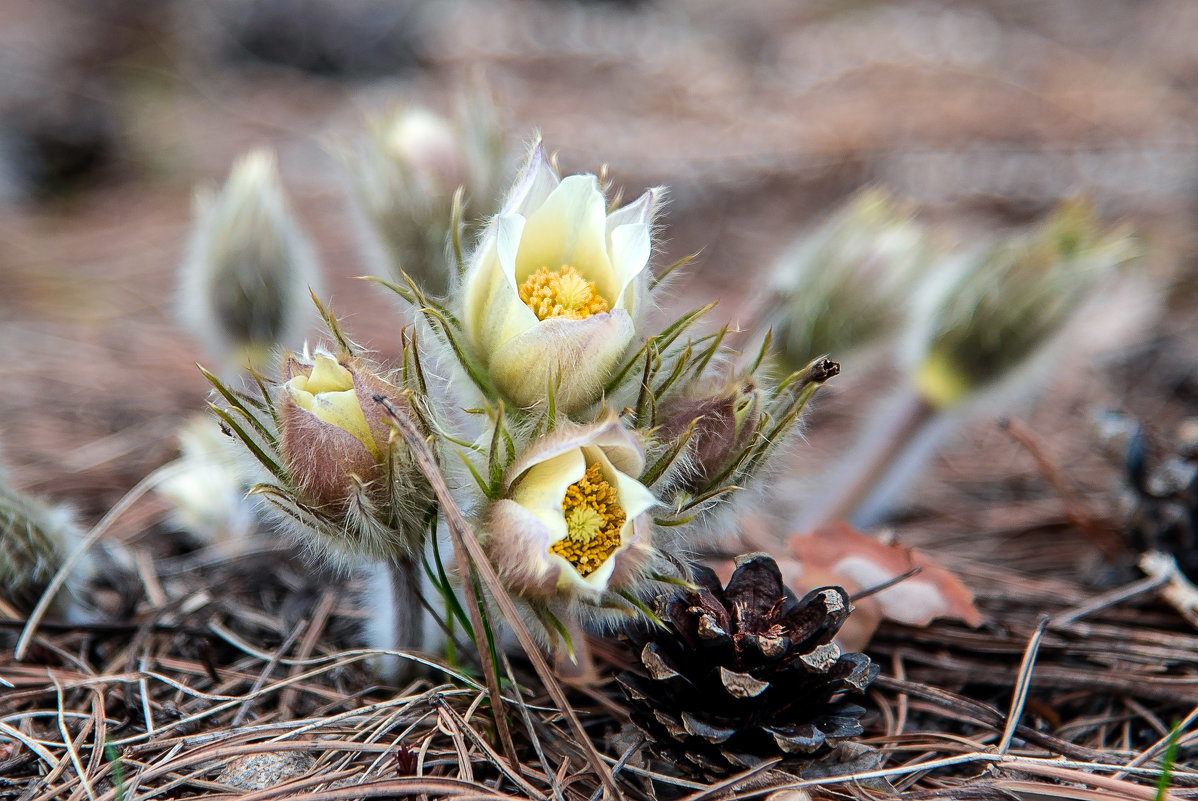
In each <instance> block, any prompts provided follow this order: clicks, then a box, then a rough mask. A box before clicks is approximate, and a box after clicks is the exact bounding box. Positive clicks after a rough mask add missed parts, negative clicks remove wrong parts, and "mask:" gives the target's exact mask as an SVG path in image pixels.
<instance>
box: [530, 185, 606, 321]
mask: <svg viewBox="0 0 1198 801" xmlns="http://www.w3.org/2000/svg"><path fill="white" fill-rule="evenodd" d="M606 205H607V201H606V200H605V199H604V197H603V193H602V192H600V191H599V186H598V182H597V180H596V178H595V176H593V175H571V176H568V177H567V178H566V179H564V180H563V181H562V182H561V184H560V185H559V186H558V187H557V188H556V189H554V190H553V192H552V193H551V194H550V195H549V197H548V198H546V200H545V202H544V203H543V204H541V206H540V207H539V208H537V209H535V210H532V211H530V212H529V213H528V224H527V225H525V227H524V232H523V235H522V236H521V238H520V252H519V254H518V256H517V259H516V270H515V279H516V283H521V282H523V281H524V280H525V279H526V278H528V276H530V275H532V274H533V273H534V272H536V271H537V270H539V269H540V268H542V267H546V268H548V269H549V270H551V271H553V270H558V269H561V267H562V265H565V264H569V265H570V266H572V267H574V268H575V269H576V270H578V272H580V273H581V274H582V275H583V276H584V277H585V278H586V279H587V280H589V281H594V282H595V288H596V289H597V290H598V291H599V294H600V295H602V296H603V297H604V298H605V299H606V300H607V302H608V303H609V304H613V303H615V299H616V298H617V297H618V296H619V294H620V286H619V281H618V279H617V277H616V274H615V272H614V271H613V270H612V265H611V259H610V258H609V257H608V254H607V209H606Z"/></svg>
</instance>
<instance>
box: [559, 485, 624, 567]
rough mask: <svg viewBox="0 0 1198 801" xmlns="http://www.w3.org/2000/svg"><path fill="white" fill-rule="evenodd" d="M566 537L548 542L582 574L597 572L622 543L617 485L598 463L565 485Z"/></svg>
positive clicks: (563, 506)
mask: <svg viewBox="0 0 1198 801" xmlns="http://www.w3.org/2000/svg"><path fill="white" fill-rule="evenodd" d="M562 514H563V515H565V518H566V538H565V539H563V540H559V541H558V542H555V543H553V545H550V546H549V552H550V553H555V554H557V555H558V556H560V557H562V558H563V559H565V560H566V561H567V562H569V563H570V564H572V565H574V567H575V569H576V570H578V574H579V575H580V576H582V577H583V578H586V577H587V576H589V575H591V574H592V573H594V572H595V571H596V570H598V569H599V567H600V566H601V565H602V564H603V563H604V562H606V561H607V558H608V557H609V556H611V555H612V554H613V553H615V552H616V549H618V548H619V547H620V529H621V528H623V527H624V520H625V516H624V510H623V509H622V508H621V507H620V505H619V504H618V503H616V488H615V487H613V486H612V485H611V484H608V483H607V481H606V480H605V479H604V478H603V473H602V472H600V470H599V465H598V464H593V465H591V466H590V467H588V468H587V472H586V475H584V476H583V477H582V480H581V481H576V482H574V483H573V484H571V485H570V486H569V487H568V488H567V489H566V497H565V498H563V499H562Z"/></svg>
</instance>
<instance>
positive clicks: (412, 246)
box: [346, 97, 507, 295]
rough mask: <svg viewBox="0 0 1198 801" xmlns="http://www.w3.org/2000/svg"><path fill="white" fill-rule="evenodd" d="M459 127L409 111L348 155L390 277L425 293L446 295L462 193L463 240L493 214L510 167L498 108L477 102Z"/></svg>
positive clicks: (389, 119)
mask: <svg viewBox="0 0 1198 801" xmlns="http://www.w3.org/2000/svg"><path fill="white" fill-rule="evenodd" d="M472 101H473V102H470V103H469V104H468V105H467V107H466V109H465V110H464V111H463V112H462V113H461V114H460V115H459V116H458V118H457V119H456V120H453V121H450V120H448V119H446V118H445V117H442V116H440V115H439V114H435V113H433V112H431V111H429V110H427V109H423V108H419V107H408V108H404V109H401V110H399V111H396V112H394V113H391V114H386V115H383V116H380V117H378V118H376V119H373V120H371V121H370V123H369V136H368V138H367V139H366V141H365V142H363V143H362V144H361V146H360V147H359V148H358V149H357V151H356V152H353V153H350V154H347V159H346V160H347V162H348V165H349V167H350V169H351V171H352V173H353V178H354V187H355V190H356V192H357V199H358V202H359V204H360V205H361V207H362V210H363V211H364V212H365V214H366V216H367V217H368V219H369V222H370V225H371V232H372V233H373V235H374V240H375V242H376V243H377V245H379V246H381V248H376V249H377V250H380V251H381V255H382V256H383V257H384V259H385V261H386V264H385V268H386V270H385V271H386V272H389V273H391V275H392V276H393V277H394V278H396V279H399V278H400V277H401V271H402V272H403V273H406V274H407V275H408V276H410V277H411V278H412V279H414V280H415V281H416V283H417V284H419V285H420V286H421V287H422V288H423V290H424V291H426V292H430V293H432V294H434V295H444V294H445V293H446V292H447V291H448V290H449V287H450V282H451V278H452V277H453V275H454V274H455V272H454V269H453V267H452V266H451V264H450V261H449V241H450V237H451V235H452V234H453V225H454V223H455V220H454V219H453V196H454V193H455V192H456V191H457V190H458V188H459V187H461V188H462V189H463V190H464V194H463V198H462V202H463V207H462V212H463V214H462V219H461V220H459V221H457V222H461V223H462V224H463V225H464V230H463V231H462V234H463V236H464V238H465V239H466V240H467V241H471V240H473V239H474V236H475V235H476V234H477V226H476V223H477V222H478V221H480V220H482V219H484V218H485V217H486V216H487V215H489V214H491V213H493V211H494V209H495V206H496V205H497V204H498V201H499V192H500V188H501V185H502V180H503V178H502V176H503V174H504V172H505V171H506V168H507V163H506V162H507V146H506V139H505V137H504V135H503V129H502V127H501V126H500V125H499V121H498V119H497V114H496V113H495V110H494V105H493V104H492V103H488V102H485V100H484V99H483V98H481V97H478V98H473V99H472Z"/></svg>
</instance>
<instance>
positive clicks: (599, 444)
mask: <svg viewBox="0 0 1198 801" xmlns="http://www.w3.org/2000/svg"><path fill="white" fill-rule="evenodd" d="M643 468H644V456H643V454H642V452H641V449H640V446H639V445H638V444H637V442H636V440H635V439H634V438H633V437H632V435H631V434H630V433H629V432H628V431H626V430H625V429H624V428H623V427H621V426H620V424H619V422H618V421H616V419H615V418H614V417H609V418H607V419H606V420H604V421H602V422H599V423H596V424H593V425H589V426H577V425H573V424H563V425H561V426H559V427H558V428H557V429H556V430H555V431H554V432H553V433H552V434H550V435H548V436H546V437H544V438H543V439H541V440H539V441H537V442H535V443H533V445H532V446H531V447H530V448H529V450H528V451H527V452H526V453H524V454H523V456H522V457H521V458H520V459H518V460H517V461H516V462H515V463H514V464H513V465H512V468H511V470H510V471H509V473H508V477H507V479H506V481H505V484H504V490H505V492H504V495H505V497H504V498H503V499H501V500H499V501H496V502H495V503H494V504H492V506H491V508H490V511H489V514H488V515H487V521H486V537H485V543H486V548H487V552H488V554H489V555H490V557H491V558H492V559H493V560H494V562H495V567H496V569H497V570H498V572H499V574H500V577H501V578H502V579H503V580H504V582H505V583H506V584H507V586H508V587H509V589H511V590H512V591H513V592H514V593H516V594H518V595H523V596H526V597H533V598H544V599H552V598H563V599H566V600H570V599H573V598H577V597H580V596H581V597H583V598H586V599H589V600H594V599H597V598H598V597H599V596H601V595H602V594H603V593H604V592H605V591H607V590H609V589H611V590H620V589H625V588H627V587H629V586H630V585H631V583H633V582H635V581H636V580H637V579H639V578H640V577H641V575H642V574H643V572H644V569H645V567H646V566H647V564H648V563H649V561H650V559H651V558H652V557H653V555H654V553H655V552H654V550H653V548H652V546H651V544H650V542H649V537H650V528H651V521H650V519H649V515H648V514H647V512H648V510H649V509H650V508H651V507H652V506H654V505H655V504H656V503H657V501H656V500H655V499H654V497H653V494H652V493H651V492H649V490H648V489H646V488H645V486H644V485H643V484H641V483H640V482H639V481H637V480H636V478H634V476H637V475H640V473H641V471H642V469H643Z"/></svg>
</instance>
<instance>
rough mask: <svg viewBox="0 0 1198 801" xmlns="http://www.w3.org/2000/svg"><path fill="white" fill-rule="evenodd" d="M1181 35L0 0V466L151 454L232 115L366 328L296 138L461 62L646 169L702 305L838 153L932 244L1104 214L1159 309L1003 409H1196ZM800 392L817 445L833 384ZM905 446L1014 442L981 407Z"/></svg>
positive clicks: (633, 185)
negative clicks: (808, 394)
mask: <svg viewBox="0 0 1198 801" xmlns="http://www.w3.org/2000/svg"><path fill="white" fill-rule="evenodd" d="M1196 41H1198V3H1194V2H1193V1H1192V0H993V2H981V1H980V2H934V1H933V0H919V1H913V2H864V1H860V2H833V1H832V0H825V1H823V2H819V1H816V0H748V1H746V2H736V3H729V2H714V1H713V0H693V1H692V2H670V1H669V0H642V1H641V2H637V1H636V0H626V2H599V1H598V0H594V1H593V2H568V1H567V0H445V1H444V2H435V3H434V2H429V3H411V2H409V3H405V2H401V1H400V0H206V1H205V2H182V1H177V2H166V0H0V342H2V343H3V347H2V348H0V386H2V387H3V391H0V446H2V447H3V450H4V454H5V458H6V460H7V462H8V463H9V464H10V466H11V467H12V468H13V469H14V470H16V471H18V472H19V474H20V482H19V483H21V484H23V485H24V486H26V487H28V488H30V489H34V490H36V491H39V492H44V493H50V494H53V495H56V496H58V497H66V498H70V499H71V500H73V501H74V502H75V503H76V504H77V505H78V506H80V507H81V508H82V509H83V510H84V511H85V512H86V513H87V514H88V515H96V514H98V513H100V512H102V511H103V510H105V509H107V508H108V507H109V506H110V505H111V504H112V503H113V502H114V501H115V499H116V498H118V497H119V496H120V495H121V494H122V493H123V492H124V491H125V490H127V489H128V488H129V487H130V486H131V485H132V484H133V483H135V482H136V481H137V479H138V478H140V477H141V476H142V475H144V474H145V473H146V472H148V470H150V469H152V468H153V467H154V466H156V465H158V464H161V463H162V462H164V461H166V460H167V459H169V458H171V456H172V455H173V453H174V450H175V447H176V445H175V441H174V430H175V428H176V427H177V425H178V424H179V422H180V420H181V419H182V417H183V415H184V414H185V413H187V412H190V411H193V410H196V409H199V408H201V407H202V400H203V397H204V392H205V384H204V382H203V380H202V378H201V377H200V376H199V374H198V372H197V371H196V370H195V368H194V364H193V363H194V362H195V361H196V360H197V359H199V358H200V354H199V352H198V350H197V349H196V347H195V345H194V344H193V343H192V342H191V340H190V339H189V338H188V337H187V336H186V335H185V334H183V333H182V332H181V331H180V330H179V329H178V328H177V326H176V324H175V323H174V321H173V307H172V304H173V298H172V293H173V287H174V282H175V269H176V265H177V262H178V260H179V258H180V254H181V252H182V248H183V242H184V240H185V237H186V235H187V230H188V224H189V219H190V208H189V206H190V201H191V196H192V191H193V187H194V185H196V184H197V183H199V182H205V181H207V182H218V181H221V180H223V178H224V176H225V175H226V174H227V171H228V168H229V165H230V164H231V162H232V160H233V159H234V158H235V157H236V156H237V155H238V154H240V153H242V152H243V151H245V150H246V149H248V148H250V147H252V146H254V145H257V144H263V143H266V144H271V145H273V146H275V147H276V148H277V149H278V150H279V154H280V162H281V167H282V172H283V177H284V180H285V182H286V184H287V186H288V189H289V191H290V192H291V193H292V196H293V199H294V200H295V203H296V207H297V210H298V212H299V214H300V216H301V217H302V220H303V222H304V223H305V225H306V226H307V227H308V228H309V230H310V231H311V232H312V234H313V235H314V238H315V239H316V241H317V244H318V247H319V250H320V255H321V258H322V261H323V264H324V267H325V270H326V272H327V282H326V286H327V287H328V289H329V291H330V294H331V296H332V299H333V302H334V303H335V305H336V307H337V308H338V309H339V310H340V311H341V313H342V314H343V315H345V316H346V317H347V325H348V327H349V328H350V330H351V331H352V332H353V333H354V334H356V335H357V337H358V338H359V339H362V340H364V341H365V343H366V344H368V345H370V346H372V347H374V348H376V349H378V350H379V351H381V352H383V353H384V354H385V353H387V352H388V351H389V350H391V349H392V348H393V343H394V340H395V337H396V336H397V331H398V325H399V324H398V322H397V321H396V318H395V317H394V315H393V314H392V313H391V309H392V308H393V307H392V305H391V302H390V301H389V300H388V299H387V298H385V297H382V296H381V295H380V293H378V292H376V291H374V289H373V288H372V287H370V286H367V285H365V284H364V283H362V282H358V281H355V280H353V278H354V276H357V275H360V274H362V273H363V272H365V271H366V268H365V267H364V265H363V262H362V260H361V257H360V255H359V249H358V245H357V240H356V233H355V230H356V229H355V223H354V222H353V220H352V218H351V210H350V206H349V204H348V202H347V194H346V187H347V180H346V177H345V174H344V172H343V170H342V168H341V166H340V165H339V164H338V162H337V161H336V159H335V158H334V157H332V156H331V155H330V153H329V146H330V144H332V143H336V142H339V141H348V140H351V139H352V138H353V137H354V136H357V135H359V133H360V130H361V125H362V117H363V114H364V113H366V112H369V111H373V110H378V109H381V108H385V107H387V106H389V105H394V104H397V103H400V104H402V103H408V102H412V103H420V104H424V105H427V106H429V107H431V108H433V109H435V110H439V111H445V112H448V111H450V110H451V109H452V106H453V102H454V97H455V96H456V94H457V93H458V92H460V91H461V90H462V89H463V88H464V87H466V86H469V85H470V84H471V82H472V81H476V80H479V76H480V75H481V76H482V77H483V79H485V81H486V82H487V83H489V85H490V86H491V87H492V88H493V89H494V91H495V93H496V95H497V97H498V98H499V100H500V103H501V107H502V113H503V116H504V119H505V123H506V125H507V128H508V130H509V132H510V133H511V135H512V136H513V137H514V138H515V139H517V140H521V139H528V138H530V137H531V135H532V134H533V132H534V131H536V130H540V131H541V132H542V134H543V136H544V138H545V141H546V143H547V145H548V146H549V147H550V148H551V149H557V150H559V151H560V154H561V162H562V165H563V167H564V168H565V169H566V170H567V171H577V170H595V169H597V168H598V167H599V166H600V164H602V163H607V164H609V165H610V167H611V170H612V175H613V178H614V179H615V181H616V183H617V184H621V185H623V186H625V187H626V188H627V189H628V192H629V194H631V195H635V194H637V193H639V191H640V190H641V189H642V188H643V187H645V186H646V185H652V184H659V183H664V184H668V185H669V186H670V188H671V195H670V197H671V203H670V205H669V207H668V210H667V213H666V215H665V219H664V224H665V229H664V231H663V241H664V243H665V245H664V252H662V253H661V254H660V255H659V256H658V257H657V260H656V263H657V264H658V265H663V264H666V263H668V262H669V261H672V260H673V259H674V258H676V257H678V256H681V255H683V254H685V253H688V252H691V251H694V250H698V249H700V248H701V249H703V255H702V257H701V258H700V260H699V261H698V263H697V265H696V266H695V267H694V268H693V270H692V272H691V275H690V277H689V278H688V279H687V280H686V281H684V282H680V283H678V284H676V285H675V292H676V295H677V296H678V302H679V304H685V305H687V306H690V305H696V304H698V303H702V302H706V301H707V300H708V299H710V298H711V296H713V295H714V296H717V297H719V298H720V300H721V311H720V312H718V313H717V315H716V316H717V317H718V318H719V319H721V320H723V319H736V318H737V316H738V315H739V314H741V313H743V312H744V311H745V310H746V309H747V308H748V305H747V298H748V297H749V296H751V294H752V277H753V276H756V275H758V274H759V273H760V272H761V271H762V270H764V269H766V268H768V266H769V262H770V259H771V258H772V256H773V254H774V253H776V251H777V250H778V248H779V247H780V246H782V245H784V244H786V243H787V242H788V241H789V240H790V239H791V238H792V237H793V236H794V235H795V234H796V233H798V232H799V231H800V230H801V229H802V227H803V226H804V225H805V224H807V223H809V222H811V221H813V220H815V219H817V218H818V217H819V216H820V215H821V214H822V213H823V212H825V211H827V210H830V209H831V208H832V207H833V206H834V205H835V204H837V203H838V202H839V201H840V200H841V199H843V198H844V197H845V196H847V195H848V194H849V193H851V192H852V191H853V190H854V189H856V188H858V187H860V186H861V185H863V184H866V183H871V182H877V183H881V184H883V185H885V186H887V187H889V188H890V189H891V190H893V191H894V192H895V193H897V194H899V195H902V196H907V197H909V198H911V199H912V200H914V201H915V202H916V203H917V204H918V206H919V208H920V213H921V216H922V217H923V218H924V219H925V220H928V221H930V222H931V223H933V224H934V225H937V226H939V228H940V229H941V230H942V232H943V236H944V237H945V238H946V239H947V240H949V241H962V240H968V238H969V237H971V236H973V235H974V234H976V233H979V232H985V231H992V230H997V229H1000V228H1002V227H1006V226H1010V225H1014V224H1018V223H1022V222H1026V221H1028V220H1031V219H1034V218H1035V217H1037V216H1038V215H1040V214H1042V213H1044V212H1045V211H1047V210H1048V209H1050V208H1051V207H1052V205H1053V204H1054V203H1055V201H1057V200H1058V199H1060V198H1062V197H1067V196H1071V195H1074V194H1077V193H1089V194H1091V195H1092V196H1093V197H1094V198H1095V200H1096V202H1097V205H1098V208H1099V210H1100V212H1101V213H1102V214H1103V215H1104V216H1105V217H1107V218H1109V219H1111V220H1115V219H1120V218H1129V219H1132V220H1134V221H1135V222H1136V224H1137V226H1138V227H1139V229H1140V231H1141V232H1142V236H1143V238H1144V242H1145V246H1146V253H1147V254H1148V256H1147V258H1146V260H1145V262H1144V267H1143V269H1145V270H1147V271H1151V272H1154V273H1157V274H1159V275H1160V276H1161V277H1162V280H1163V281H1167V282H1169V283H1170V284H1171V286H1172V287H1173V288H1172V289H1171V290H1170V300H1169V305H1168V311H1167V313H1166V314H1165V315H1163V316H1162V319H1161V321H1160V324H1159V326H1158V328H1157V329H1156V330H1153V331H1149V332H1146V334H1145V338H1144V340H1143V343H1141V344H1136V343H1129V349H1128V350H1127V352H1126V353H1123V354H1121V355H1120V356H1119V357H1118V358H1116V359H1115V360H1114V361H1113V362H1111V363H1108V364H1107V365H1106V366H1105V367H1104V370H1105V372H1102V373H1098V374H1095V375H1092V376H1091V378H1095V377H1096V378H1097V380H1094V381H1090V380H1088V379H1087V380H1086V381H1081V382H1080V383H1079V382H1078V381H1077V380H1076V378H1075V382H1074V384H1073V385H1070V386H1066V387H1065V388H1063V389H1059V390H1058V392H1057V393H1056V394H1055V395H1053V396H1052V397H1053V398H1055V400H1054V401H1053V402H1052V403H1049V404H1048V405H1047V406H1043V405H1042V406H1043V408H1038V409H1037V410H1036V411H1035V414H1037V415H1040V418H1039V419H1041V420H1042V421H1043V425H1042V428H1043V430H1045V431H1047V432H1050V433H1054V434H1057V435H1062V436H1064V437H1065V439H1067V440H1068V441H1065V442H1062V443H1061V444H1060V445H1059V448H1057V453H1058V454H1059V455H1060V456H1061V457H1062V458H1069V455H1070V453H1071V452H1074V451H1076V452H1078V453H1080V454H1082V455H1084V454H1085V452H1086V450H1087V449H1088V447H1089V446H1088V445H1087V441H1088V440H1087V439H1086V437H1084V436H1082V435H1081V434H1080V433H1079V432H1078V431H1077V430H1076V429H1075V430H1073V431H1071V430H1070V427H1069V421H1074V422H1075V423H1076V428H1080V427H1081V423H1080V422H1076V421H1077V420H1078V410H1079V409H1080V408H1082V406H1083V405H1084V404H1087V403H1091V402H1099V403H1106V404H1110V405H1115V406H1124V407H1128V408H1131V409H1132V410H1133V411H1134V412H1135V413H1137V414H1138V415H1140V416H1141V417H1142V418H1144V419H1146V420H1148V421H1150V424H1153V425H1160V426H1161V427H1162V428H1163V427H1165V426H1166V425H1167V423H1168V421H1169V420H1173V419H1177V418H1178V417H1179V416H1181V415H1184V414H1185V413H1187V410H1188V411H1189V413H1193V410H1194V409H1195V408H1196V407H1198V368H1196V367H1195V365H1196V361H1198V356H1196V355H1195V354H1196V353H1198V347H1196V346H1195V343H1196V342H1198V333H1196V331H1195V327H1196V323H1195V318H1196V317H1198V315H1195V314H1194V308H1195V302H1196V301H1195V293H1194V289H1193V287H1194V281H1193V279H1192V277H1191V278H1187V277H1186V276H1187V275H1191V276H1192V267H1191V256H1190V255H1189V254H1190V247H1191V233H1190V231H1191V229H1192V227H1193V220H1194V219H1195V211H1196V209H1195V201H1196V200H1198V133H1196V130H1195V123H1196V119H1195V118H1196V114H1198V98H1196V96H1195V88H1196V87H1198V47H1196V46H1195V44H1194V43H1195V42H1196ZM1145 343H1146V344H1145ZM1133 345H1134V347H1133ZM853 367H854V366H853V365H852V364H846V365H845V370H846V378H848V377H850V376H851V375H852V372H853ZM871 369H879V368H877V366H876V365H874V367H873V368H871ZM1112 376H1114V377H1115V378H1112ZM885 382H886V378H885V374H884V371H883V372H882V373H881V374H880V377H879V378H877V379H876V380H874V382H873V384H874V387H875V389H880V390H883V391H884V389H885ZM866 383H868V382H866ZM829 396H830V397H829V398H824V399H823V400H822V401H821V406H820V408H819V409H817V410H816V416H815V417H814V418H813V425H814V427H815V429H817V430H819V431H824V430H827V431H830V432H831V433H830V434H828V435H827V436H829V437H831V439H830V440H828V441H821V440H820V439H819V436H814V441H813V443H812V446H811V447H812V448H813V450H812V451H811V453H813V454H816V455H817V456H818V454H820V453H821V452H823V453H826V452H828V451H830V450H833V449H835V447H836V444H835V437H836V436H837V433H836V432H837V431H847V430H848V428H849V427H850V426H849V422H848V421H849V419H850V416H851V412H852V410H853V408H854V405H853V404H854V401H853V398H851V397H848V395H847V394H846V393H844V392H841V393H839V394H836V393H835V392H833V393H829ZM841 436H843V434H841ZM980 454H984V455H985V458H984V459H977V458H976V457H977V456H978V455H980ZM970 455H973V456H974V457H975V458H973V459H970ZM962 459H965V460H967V461H969V462H970V463H969V464H968V465H966V466H963V464H962ZM974 468H978V470H975V469H974ZM937 469H938V470H939V471H940V473H941V474H942V475H969V476H970V480H971V481H978V480H981V478H982V477H984V476H985V475H986V473H987V471H988V470H989V471H991V472H1001V471H1003V470H1008V471H1010V470H1012V469H1017V470H1023V471H1026V470H1028V469H1029V468H1028V462H1027V458H1026V455H1025V454H1023V453H1022V452H1021V451H1020V450H1019V449H1018V447H1016V446H1015V445H1014V444H1013V443H1011V442H1010V441H1009V439H1007V438H1004V437H1002V436H1001V435H996V434H994V433H993V425H992V423H986V424H979V427H978V428H977V432H976V435H975V436H974V438H973V439H972V440H970V441H968V442H964V443H962V444H960V445H959V446H958V448H957V451H956V452H955V455H954V454H949V455H948V456H947V457H946V458H945V459H942V460H941V462H940V464H939V466H938V468H937ZM979 471H980V472H979ZM125 524H126V525H129V526H135V525H137V521H135V520H132V519H129V520H127V521H126V523H125Z"/></svg>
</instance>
